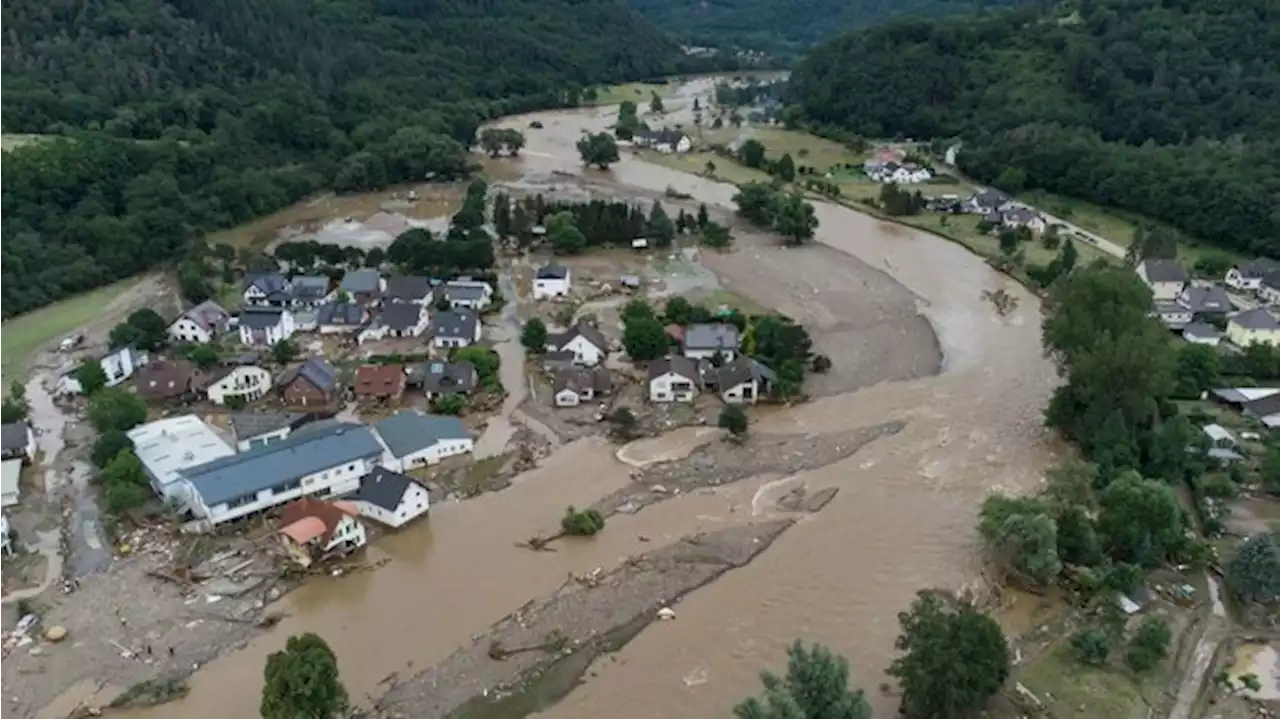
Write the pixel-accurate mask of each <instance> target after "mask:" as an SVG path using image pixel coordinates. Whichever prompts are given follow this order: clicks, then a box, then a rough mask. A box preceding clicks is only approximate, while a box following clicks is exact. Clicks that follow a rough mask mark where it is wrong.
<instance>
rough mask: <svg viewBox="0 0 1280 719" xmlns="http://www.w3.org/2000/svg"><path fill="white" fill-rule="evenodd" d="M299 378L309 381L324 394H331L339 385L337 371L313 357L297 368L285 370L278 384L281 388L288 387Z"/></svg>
mask: <svg viewBox="0 0 1280 719" xmlns="http://www.w3.org/2000/svg"><path fill="white" fill-rule="evenodd" d="M298 377H302V378H303V379H305V380H307V381H308V382H310V383H311V384H312V385H315V387H316V389H318V390H320V391H322V392H329V391H331V390H333V389H334V387H336V386H337V385H338V372H337V370H335V369H334V368H333V367H330V366H329V364H328V363H326V362H325V361H324V360H322V359H319V358H317V357H312V358H311V359H309V360H307V361H306V362H303V363H302V364H300V365H298V366H296V367H290V368H289V369H287V370H285V371H284V374H282V375H280V381H279V382H278V383H277V384H279V386H281V387H286V386H288V385H290V384H292V383H293V381H294V380H295V379H297V378H298Z"/></svg>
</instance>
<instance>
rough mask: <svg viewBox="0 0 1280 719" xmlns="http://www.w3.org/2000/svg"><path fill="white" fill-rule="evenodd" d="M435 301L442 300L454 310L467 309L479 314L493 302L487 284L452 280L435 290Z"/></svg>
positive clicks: (490, 289) (491, 289)
mask: <svg viewBox="0 0 1280 719" xmlns="http://www.w3.org/2000/svg"><path fill="white" fill-rule="evenodd" d="M434 296H435V297H436V299H437V300H444V301H445V302H448V303H449V306H450V307H451V308H453V309H455V310H458V309H468V310H474V311H476V312H479V311H480V310H483V309H484V308H486V307H488V306H489V303H490V302H492V301H493V287H490V286H489V283H488V282H478V281H475V280H453V281H452V282H446V283H444V284H443V285H441V286H439V287H437V288H436V289H435V293H434Z"/></svg>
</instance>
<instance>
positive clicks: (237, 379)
mask: <svg viewBox="0 0 1280 719" xmlns="http://www.w3.org/2000/svg"><path fill="white" fill-rule="evenodd" d="M153 364H154V363H153ZM202 386H203V387H204V391H205V394H206V395H208V397H209V401H210V402H213V403H214V404H216V405H224V404H226V403H227V401H228V400H232V401H234V398H237V397H238V398H240V399H242V400H244V402H245V403H246V404H247V403H249V402H256V401H258V400H260V399H262V398H263V397H266V396H267V393H268V392H270V391H271V373H270V372H268V371H267V370H265V369H263V368H261V367H258V366H254V365H241V366H239V367H229V368H225V369H223V370H222V371H220V372H218V373H216V374H214V375H213V376H211V377H209V378H207V379H206V380H205V381H204V382H203V383H202Z"/></svg>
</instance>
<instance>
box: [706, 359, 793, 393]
mask: <svg viewBox="0 0 1280 719" xmlns="http://www.w3.org/2000/svg"><path fill="white" fill-rule="evenodd" d="M752 379H755V380H757V381H761V382H775V381H777V379H778V375H777V374H776V373H775V372H774V371H773V370H771V369H769V368H768V367H766V366H764V365H762V364H760V363H759V362H757V361H755V360H754V359H751V358H750V357H739V358H737V359H735V360H734V361H732V362H730V363H728V364H726V365H725V366H723V367H721V368H720V372H719V374H718V377H717V381H718V385H717V386H719V387H720V388H721V389H729V388H731V387H736V386H738V385H740V384H742V383H743V382H750V381H751V380H752Z"/></svg>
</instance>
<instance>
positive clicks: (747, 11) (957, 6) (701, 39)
mask: <svg viewBox="0 0 1280 719" xmlns="http://www.w3.org/2000/svg"><path fill="white" fill-rule="evenodd" d="M627 2H628V3H630V5H631V7H632V8H634V9H635V10H636V11H637V12H639V13H640V14H641V15H644V16H645V17H647V18H649V19H650V20H652V21H653V22H654V23H656V24H657V25H658V26H659V27H661V28H662V29H664V30H666V31H667V32H670V33H671V34H672V35H674V36H675V37H677V38H679V39H680V40H682V41H684V42H688V43H690V44H694V45H703V46H712V47H733V48H742V49H750V50H760V51H764V52H768V53H770V54H772V55H775V56H778V57H781V58H784V59H785V58H787V57H790V56H794V55H797V54H799V53H801V52H803V51H804V50H805V49H807V48H808V47H809V46H811V45H813V44H814V43H816V42H818V41H820V40H825V39H826V38H828V37H831V36H832V35H835V34H836V33H838V32H841V31H844V30H854V29H857V28H863V27H869V26H871V25H875V24H876V23H881V22H884V21H886V20H888V19H890V18H898V17H938V16H943V15H950V14H954V13H961V12H973V11H976V10H978V9H980V8H983V7H991V6H1001V5H1016V4H1020V3H1022V2H1025V0H786V1H784V0H704V1H702V2H695V1H692V0H627Z"/></svg>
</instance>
